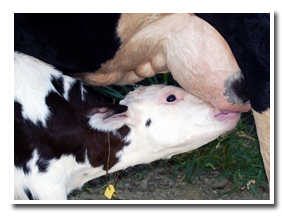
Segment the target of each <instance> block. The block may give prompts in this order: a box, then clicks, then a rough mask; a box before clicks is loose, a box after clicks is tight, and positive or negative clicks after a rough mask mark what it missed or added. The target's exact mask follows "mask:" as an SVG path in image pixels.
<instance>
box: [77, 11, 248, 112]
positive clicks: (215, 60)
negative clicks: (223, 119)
mask: <svg viewBox="0 0 282 216" xmlns="http://www.w3.org/2000/svg"><path fill="white" fill-rule="evenodd" d="M132 16H135V15H134V14H132ZM152 16H154V17H157V15H152ZM128 19H130V17H129V18H128ZM129 35H130V36H128V37H125V38H124V40H123V44H122V45H121V47H120V49H119V50H118V52H117V53H116V55H115V57H114V59H112V60H109V61H108V62H106V63H105V64H103V65H102V67H101V68H100V69H99V70H98V71H96V72H95V73H94V74H90V73H86V74H84V75H82V79H83V80H84V81H85V82H86V83H89V84H92V85H110V84H117V85H125V84H133V83H136V82H139V81H141V80H142V79H144V78H146V77H152V76H154V75H155V74H158V73H166V72H169V71H170V72H171V73H172V76H173V77H174V79H175V80H176V81H177V82H178V83H179V84H180V85H181V86H182V87H183V88H184V89H186V90H187V91H188V92H190V93H191V94H193V95H195V96H196V97H199V98H201V99H203V100H205V101H207V102H209V103H210V104H212V105H213V106H214V107H217V108H218V109H219V110H228V111H236V112H247V111H249V110H251V105H250V104H249V103H245V102H243V101H241V100H240V98H239V97H238V96H237V94H236V93H234V92H233V89H232V83H233V81H234V80H237V79H239V78H240V76H242V75H241V71H240V68H239V66H238V64H237V62H236V60H235V58H234V56H233V54H232V51H231V49H230V47H229V45H228V44H227V42H226V41H225V40H224V38H223V37H222V36H221V35H220V34H219V32H217V31H216V29H214V28H213V27H212V26H211V25H210V24H208V23H207V22H205V21H204V20H202V19H200V18H199V17H197V16H195V15H193V14H168V15H163V16H160V18H159V19H156V20H155V21H154V22H152V23H150V24H148V25H144V26H142V28H141V27H140V28H139V30H138V31H137V30H136V31H135V32H132V33H131V34H129ZM239 88H240V87H239ZM226 92H227V93H226ZM224 114H226V113H224V112H223V113H221V114H220V115H219V116H221V115H224ZM219 116H218V117H219Z"/></svg>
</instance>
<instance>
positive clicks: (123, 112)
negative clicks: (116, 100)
mask: <svg viewBox="0 0 282 216" xmlns="http://www.w3.org/2000/svg"><path fill="white" fill-rule="evenodd" d="M77 116H78V118H79V120H80V121H82V122H83V123H86V122H87V124H88V125H89V126H90V127H91V128H93V129H95V130H99V131H103V132H108V131H113V130H117V129H119V128H121V127H122V126H123V125H124V124H125V122H126V120H127V119H128V115H127V106H124V105H120V104H95V105H92V106H88V107H86V108H85V109H83V110H80V111H79V112H78V113H77Z"/></svg>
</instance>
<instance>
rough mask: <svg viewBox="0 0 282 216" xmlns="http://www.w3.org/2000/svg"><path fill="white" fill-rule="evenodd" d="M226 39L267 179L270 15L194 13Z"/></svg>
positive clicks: (268, 171)
mask: <svg viewBox="0 0 282 216" xmlns="http://www.w3.org/2000/svg"><path fill="white" fill-rule="evenodd" d="M195 15H196V16H198V17H199V18H201V19H203V20H204V21H206V22H207V23H209V24H210V25H212V26H213V27H214V28H215V29H216V30H217V31H218V32H219V33H220V34H221V35H222V37H223V38H224V39H225V40H226V42H227V43H228V45H229V46H230V48H231V50H232V53H233V55H234V57H235V59H236V61H237V63H238V65H239V67H240V70H241V71H242V74H243V76H244V79H245V82H246V87H247V92H248V97H249V99H250V103H251V105H252V111H253V114H254V118H255V123H256V128H257V133H258V137H259V142H260V148H261V153H262V158H263V161H264V166H265V170H266V175H267V177H268V180H270V14H269V13H249V14H248V13H247V14H246V13H238V14H230V13H228V14H225V13H222V14H221V13H216V14H213V13H212V14H209V13H208V14H195Z"/></svg>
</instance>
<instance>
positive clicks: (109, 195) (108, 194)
mask: <svg viewBox="0 0 282 216" xmlns="http://www.w3.org/2000/svg"><path fill="white" fill-rule="evenodd" d="M114 192H115V188H114V186H113V185H109V186H108V187H107V188H106V191H105V193H104V195H105V197H107V198H108V199H111V198H112V196H113V193H114Z"/></svg>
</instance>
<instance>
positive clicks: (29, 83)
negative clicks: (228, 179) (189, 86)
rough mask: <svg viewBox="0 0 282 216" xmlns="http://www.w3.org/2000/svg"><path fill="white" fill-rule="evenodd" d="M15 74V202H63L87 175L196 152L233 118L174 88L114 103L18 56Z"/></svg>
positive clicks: (143, 91) (144, 90)
mask: <svg viewBox="0 0 282 216" xmlns="http://www.w3.org/2000/svg"><path fill="white" fill-rule="evenodd" d="M14 73H15V75H14V86H15V87H14V112H15V113H14V116H15V119H14V125H15V126H14V140H15V143H14V178H15V179H14V198H15V199H29V200H37V199H40V200H42V199H49V200H55V199H67V195H68V193H70V192H71V191H72V190H73V189H75V188H79V187H81V186H82V185H83V184H84V183H85V182H87V181H89V180H91V179H93V178H96V177H99V176H102V175H105V174H106V173H112V172H116V171H118V170H121V169H125V168H127V167H129V166H134V165H136V164H141V163H142V164H143V163H150V162H152V161H154V160H157V159H160V158H169V157H171V156H172V155H175V154H179V153H182V152H186V151H190V150H193V149H195V148H198V147H200V146H202V145H204V144H206V143H208V142H209V141H212V140H214V139H216V138H217V137H218V136H219V135H221V134H223V133H226V132H228V131H230V130H232V129H233V128H234V127H235V126H236V124H237V122H238V120H239V119H240V113H239V112H236V111H229V112H227V111H224V112H222V111H221V110H219V109H218V108H216V107H214V106H212V105H211V104H209V103H207V102H205V101H204V100H202V99H200V98H198V97H195V96H193V95H192V94H190V93H188V92H187V91H186V90H184V89H181V88H178V87H174V86H164V85H152V86H149V87H139V88H137V89H136V90H134V91H132V92H130V93H129V94H128V95H127V96H126V97H125V98H124V99H123V100H121V101H113V100H112V99H109V98H107V97H106V96H104V95H102V94H100V93H97V92H96V91H95V90H94V89H93V88H92V87H91V86H87V85H85V84H84V83H82V82H81V81H79V80H76V79H74V78H72V77H70V76H68V75H65V74H63V73H62V72H61V71H60V70H59V69H57V68H55V67H54V66H52V65H50V64H47V63H45V62H43V61H41V60H39V59H36V58H34V57H33V56H29V55H26V54H23V53H19V52H15V53H14Z"/></svg>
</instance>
